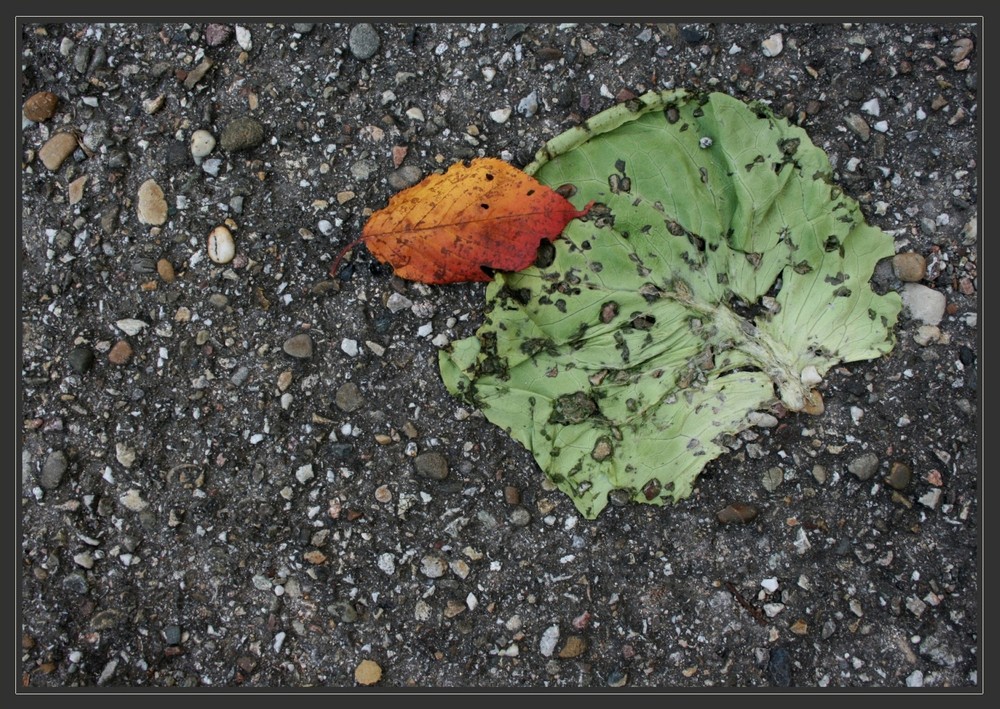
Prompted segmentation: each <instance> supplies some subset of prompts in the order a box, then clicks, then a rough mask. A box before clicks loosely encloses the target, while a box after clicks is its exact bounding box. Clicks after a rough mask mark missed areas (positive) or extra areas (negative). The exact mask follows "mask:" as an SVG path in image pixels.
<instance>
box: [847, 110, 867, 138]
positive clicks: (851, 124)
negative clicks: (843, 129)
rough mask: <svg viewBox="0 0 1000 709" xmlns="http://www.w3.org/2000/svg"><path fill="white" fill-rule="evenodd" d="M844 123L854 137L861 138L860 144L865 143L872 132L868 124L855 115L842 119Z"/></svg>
mask: <svg viewBox="0 0 1000 709" xmlns="http://www.w3.org/2000/svg"><path fill="white" fill-rule="evenodd" d="M844 122H845V123H846V124H847V127H848V128H850V129H851V131H852V132H853V133H854V134H855V135H856V136H858V137H859V138H861V140H862V142H867V141H868V139H869V138H870V137H871V134H872V132H871V128H870V127H869V126H868V122H867V121H866V120H865V119H864V118H862V117H861V116H859V115H858V114H857V113H852V114H850V115H848V116H847V118H845V119H844Z"/></svg>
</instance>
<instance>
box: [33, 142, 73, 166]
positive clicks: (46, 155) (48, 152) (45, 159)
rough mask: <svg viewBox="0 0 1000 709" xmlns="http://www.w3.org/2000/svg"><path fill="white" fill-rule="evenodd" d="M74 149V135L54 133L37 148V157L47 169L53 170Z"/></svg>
mask: <svg viewBox="0 0 1000 709" xmlns="http://www.w3.org/2000/svg"><path fill="white" fill-rule="evenodd" d="M74 150H76V136H75V135H73V134H72V133H56V134H55V135H54V136H52V137H51V138H49V139H48V140H47V141H46V142H45V145H43V146H42V147H41V148H39V150H38V159H39V160H41V161H42V164H43V165H45V167H47V168H48V169H50V170H52V171H53V172H55V171H56V170H58V169H59V167H60V166H61V165H62V164H63V161H64V160H65V159H66V158H68V157H69V156H70V155H72V154H73V151H74Z"/></svg>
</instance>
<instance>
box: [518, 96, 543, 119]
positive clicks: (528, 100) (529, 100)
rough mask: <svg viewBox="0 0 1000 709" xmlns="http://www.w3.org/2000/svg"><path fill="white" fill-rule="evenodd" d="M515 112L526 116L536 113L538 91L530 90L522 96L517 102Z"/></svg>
mask: <svg viewBox="0 0 1000 709" xmlns="http://www.w3.org/2000/svg"><path fill="white" fill-rule="evenodd" d="M517 112H518V113H520V114H521V115H522V116H525V117H527V118H530V117H531V116H533V115H535V114H536V113H538V92H536V91H532V92H531V93H530V94H528V95H527V96H525V97H524V98H522V99H521V100H520V102H518V104H517Z"/></svg>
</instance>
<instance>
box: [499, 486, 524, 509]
mask: <svg viewBox="0 0 1000 709" xmlns="http://www.w3.org/2000/svg"><path fill="white" fill-rule="evenodd" d="M503 499H504V500H505V501H506V502H507V504H508V505H519V504H521V491H520V490H518V489H517V488H516V487H514V486H513V485H507V486H506V487H504V489H503Z"/></svg>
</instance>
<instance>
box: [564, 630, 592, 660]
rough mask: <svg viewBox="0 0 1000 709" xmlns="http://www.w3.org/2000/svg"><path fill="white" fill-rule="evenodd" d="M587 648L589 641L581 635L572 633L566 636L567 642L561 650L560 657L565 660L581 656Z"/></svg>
mask: <svg viewBox="0 0 1000 709" xmlns="http://www.w3.org/2000/svg"><path fill="white" fill-rule="evenodd" d="M586 650H587V641H586V640H585V639H584V638H583V637H581V636H579V635H570V636H569V637H568V638H566V644H565V645H563V646H562V650H560V651H559V657H561V658H562V659H564V660H568V659H570V658H573V657H579V656H580V655H582V654H583V653H584V652H586Z"/></svg>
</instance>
